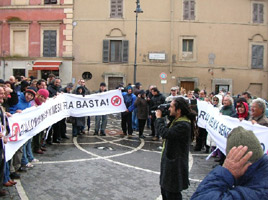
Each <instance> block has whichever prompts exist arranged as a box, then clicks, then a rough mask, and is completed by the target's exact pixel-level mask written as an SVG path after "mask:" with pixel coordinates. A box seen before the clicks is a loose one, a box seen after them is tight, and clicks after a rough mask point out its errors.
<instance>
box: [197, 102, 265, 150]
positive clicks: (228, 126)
mask: <svg viewBox="0 0 268 200" xmlns="http://www.w3.org/2000/svg"><path fill="white" fill-rule="evenodd" d="M197 107H198V126H199V127H202V128H205V129H206V130H207V132H208V134H209V135H210V136H211V137H212V139H213V140H214V141H215V142H216V144H217V147H218V148H219V149H220V150H221V151H222V152H223V153H224V154H225V148H226V142H227V136H228V134H229V133H230V132H231V131H232V129H233V128H236V127H238V126H242V127H243V128H245V129H247V130H252V131H253V132H254V134H255V135H256V136H257V138H258V139H259V141H260V144H261V146H262V148H263V151H264V153H267V154H268V152H267V150H268V128H267V127H265V126H261V125H258V124H254V125H253V124H252V123H251V122H250V121H246V120H243V121H239V119H238V118H233V117H229V116H225V115H221V114H220V112H219V109H218V108H215V107H213V106H212V105H211V104H210V103H208V102H206V101H199V100H198V101H197Z"/></svg>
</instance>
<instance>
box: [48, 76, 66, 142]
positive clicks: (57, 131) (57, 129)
mask: <svg viewBox="0 0 268 200" xmlns="http://www.w3.org/2000/svg"><path fill="white" fill-rule="evenodd" d="M47 90H48V91H49V98H51V97H55V96H57V95H58V94H60V92H61V79H60V78H59V77H56V78H55V79H53V80H52V82H51V85H49V86H48V88H47ZM61 124H62V122H61V121H59V122H57V123H55V124H53V125H52V129H53V143H60V140H61V138H60V136H61V130H62V129H61V128H62V127H61ZM52 129H50V131H49V133H48V137H47V141H46V142H47V144H52V142H51V136H52Z"/></svg>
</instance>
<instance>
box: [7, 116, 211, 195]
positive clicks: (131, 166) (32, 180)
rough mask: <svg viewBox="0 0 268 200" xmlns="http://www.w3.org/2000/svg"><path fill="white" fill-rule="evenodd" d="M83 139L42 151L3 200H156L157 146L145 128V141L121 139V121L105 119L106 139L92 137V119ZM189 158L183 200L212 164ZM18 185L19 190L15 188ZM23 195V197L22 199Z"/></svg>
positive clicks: (200, 157) (201, 155)
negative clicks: (35, 161)
mask: <svg viewBox="0 0 268 200" xmlns="http://www.w3.org/2000/svg"><path fill="white" fill-rule="evenodd" d="M91 120H92V122H91V129H90V131H89V132H88V133H86V134H83V135H80V136H78V137H77V138H74V139H73V138H72V137H71V126H70V125H68V128H67V132H68V133H67V135H68V136H69V137H70V139H68V140H66V139H65V140H63V141H62V142H61V143H60V144H53V145H50V146H47V151H46V152H45V154H43V155H35V157H36V158H37V159H39V160H40V162H39V163H36V164H35V166H34V168H33V169H30V170H28V172H26V173H22V174H21V181H20V182H21V186H22V187H20V186H19V185H18V186H17V187H11V188H7V190H8V192H9V195H8V196H7V197H5V198H3V199H23V200H24V199H30V200H35V199H40V200H42V199H44V200H50V199H57V200H58V199H79V200H81V199H92V200H107V199H114V200H132V199H133V200H150V199H151V200H156V199H158V200H160V199H162V198H161V195H160V188H159V170H160V157H161V149H162V148H161V145H162V142H161V141H157V142H154V141H151V137H150V136H149V134H150V132H151V131H150V130H149V129H148V128H145V136H147V137H146V139H145V140H140V139H139V138H138V136H137V135H138V132H134V136H133V137H132V138H127V137H121V136H120V134H121V133H122V132H121V127H120V122H121V121H120V115H116V114H114V115H109V118H108V125H107V130H106V133H107V134H106V136H103V137H101V136H93V131H94V117H91ZM192 148H193V147H191V154H190V163H189V164H190V183H191V185H190V187H189V188H188V189H187V190H185V191H183V199H190V197H191V196H192V194H193V192H194V191H195V190H196V188H197V186H198V185H199V183H200V181H201V180H202V179H203V178H204V177H205V176H206V175H207V174H208V172H209V171H211V169H212V168H211V166H213V165H214V162H213V159H210V160H208V161H206V160H205V158H206V156H207V154H204V153H203V152H198V153H196V152H193V150H192ZM20 182H19V184H20ZM23 192H25V195H23Z"/></svg>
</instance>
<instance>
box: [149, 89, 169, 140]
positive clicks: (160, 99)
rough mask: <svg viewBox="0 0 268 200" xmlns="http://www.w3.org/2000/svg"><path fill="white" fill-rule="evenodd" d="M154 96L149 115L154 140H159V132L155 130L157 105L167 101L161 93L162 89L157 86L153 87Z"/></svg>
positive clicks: (150, 102)
mask: <svg viewBox="0 0 268 200" xmlns="http://www.w3.org/2000/svg"><path fill="white" fill-rule="evenodd" d="M151 91H152V95H153V96H152V98H151V100H150V101H149V115H150V118H151V130H152V134H151V135H152V136H153V138H152V140H153V141H158V140H159V133H158V132H157V131H156V130H155V125H154V122H155V119H156V117H155V112H154V111H156V110H157V107H158V106H159V105H160V104H163V103H165V97H164V96H163V95H162V94H161V93H160V91H159V90H158V89H157V87H154V88H152V90H151Z"/></svg>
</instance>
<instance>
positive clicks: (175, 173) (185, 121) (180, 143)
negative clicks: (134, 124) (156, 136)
mask: <svg viewBox="0 0 268 200" xmlns="http://www.w3.org/2000/svg"><path fill="white" fill-rule="evenodd" d="M169 111H170V116H173V117H174V118H175V119H174V120H173V121H172V122H171V123H170V124H169V126H168V127H167V126H166V125H165V118H161V117H162V112H161V111H160V110H157V111H156V118H157V119H156V121H155V127H156V130H157V132H158V133H160V135H161V137H162V138H163V140H164V143H163V152H162V158H161V172H160V186H161V193H162V197H163V200H180V199H182V195H181V191H182V190H185V189H187V188H188V186H189V169H188V160H189V148H190V141H191V133H192V132H193V131H194V127H196V114H195V112H194V111H192V110H191V108H190V106H189V104H188V101H186V100H185V99H184V98H183V97H178V98H176V99H175V100H173V101H172V102H171V103H170V108H169Z"/></svg>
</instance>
